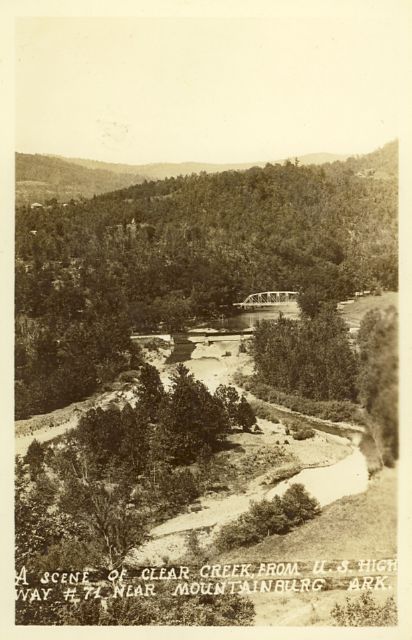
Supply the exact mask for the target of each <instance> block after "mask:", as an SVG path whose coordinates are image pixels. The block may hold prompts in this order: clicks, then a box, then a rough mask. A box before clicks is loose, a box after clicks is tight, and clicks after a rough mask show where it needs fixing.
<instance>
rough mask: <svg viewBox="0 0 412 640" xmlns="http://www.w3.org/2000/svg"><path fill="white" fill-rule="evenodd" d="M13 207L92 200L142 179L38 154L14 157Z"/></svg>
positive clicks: (142, 179)
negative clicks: (94, 197) (14, 190)
mask: <svg viewBox="0 0 412 640" xmlns="http://www.w3.org/2000/svg"><path fill="white" fill-rule="evenodd" d="M15 161H16V204H17V205H22V204H31V203H33V202H39V203H40V204H45V203H46V202H47V201H48V200H52V199H53V198H55V199H56V200H57V201H59V202H66V201H69V200H70V199H72V198H73V199H78V198H80V197H84V198H92V197H93V196H94V195H99V194H101V193H106V192H107V191H114V190H116V189H122V188H123V187H128V186H130V185H131V184H139V183H141V182H143V181H144V180H145V176H141V175H139V174H138V173H136V172H135V173H121V172H114V171H110V170H107V169H104V168H87V167H83V166H80V165H79V164H76V163H74V162H71V161H69V160H66V159H64V158H58V157H53V156H46V155H40V154H28V153H16V154H15Z"/></svg>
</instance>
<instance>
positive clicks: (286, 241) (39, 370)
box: [16, 143, 397, 417]
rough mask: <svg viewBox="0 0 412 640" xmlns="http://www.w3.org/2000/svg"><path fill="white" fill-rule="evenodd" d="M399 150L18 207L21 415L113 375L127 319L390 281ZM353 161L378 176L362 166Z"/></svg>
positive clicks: (131, 323) (169, 318)
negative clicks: (271, 294) (253, 296)
mask: <svg viewBox="0 0 412 640" xmlns="http://www.w3.org/2000/svg"><path fill="white" fill-rule="evenodd" d="M395 160H396V143H391V144H390V145H387V146H386V147H385V148H384V149H383V150H379V151H377V152H375V153H373V154H369V156H365V158H364V159H363V160H362V159H349V160H347V161H346V162H335V163H331V164H327V165H323V166H301V165H300V164H299V163H298V162H294V163H292V162H286V163H284V164H276V165H270V164H268V165H266V166H265V167H264V168H252V169H249V170H247V171H244V172H235V171H228V172H224V173H218V174H212V175H210V174H206V173H201V174H199V175H191V176H186V177H178V178H169V179H166V180H163V181H157V182H145V183H143V184H139V185H135V186H132V187H129V188H126V189H122V190H119V191H115V192H113V193H109V194H104V195H101V196H98V197H94V198H92V199H90V200H87V201H81V202H73V203H71V204H70V205H69V206H66V207H62V206H60V205H58V204H54V205H52V206H50V207H49V208H47V209H45V208H43V209H30V208H29V207H20V208H18V210H17V213H16V258H17V267H16V323H17V329H16V350H17V353H16V367H17V374H16V379H17V385H18V394H17V397H16V408H17V412H18V415H19V416H21V417H23V416H25V415H27V414H28V413H30V412H33V411H42V410H45V409H46V408H48V409H49V408H50V407H51V406H52V405H54V406H58V405H61V404H64V403H65V402H67V401H70V400H73V399H75V398H78V397H79V396H80V395H81V394H82V393H87V392H88V391H90V390H92V389H93V388H95V387H96V385H97V384H98V383H99V382H101V381H104V380H105V379H108V378H110V376H112V375H113V374H115V373H116V371H118V370H119V368H121V367H122V366H125V364H127V363H128V362H129V361H130V358H131V352H130V343H129V332H130V329H131V328H132V327H133V328H134V329H135V330H143V331H147V330H151V329H156V328H158V327H159V326H160V325H161V324H163V326H164V327H165V328H166V329H167V330H170V331H174V330H180V329H182V328H184V327H185V326H186V325H187V323H188V322H189V321H190V319H193V318H205V319H207V318H210V317H212V316H214V315H216V314H220V313H225V312H231V311H232V309H233V307H232V306H231V305H232V303H233V302H235V301H239V300H240V299H242V297H244V296H245V295H247V294H249V293H251V292H254V291H262V290H266V289H281V290H282V289H293V290H302V291H305V292H307V291H308V290H315V291H316V292H317V295H318V297H319V296H320V297H321V298H323V299H325V300H331V301H335V302H336V301H337V300H340V299H344V298H345V297H347V296H349V295H352V294H353V293H354V291H356V290H359V289H370V290H379V289H381V288H388V289H396V288H397V177H396V172H397V168H396V162H395ZM359 162H364V163H366V167H376V168H378V167H379V166H382V167H384V169H383V172H384V174H385V175H384V177H382V178H380V177H379V175H378V174H377V172H375V174H374V175H366V176H365V175H358V174H359V172H360V171H361V168H359V167H360V165H359ZM354 163H355V164H354ZM356 163H358V164H356ZM362 166H365V165H362ZM34 398H35V400H34Z"/></svg>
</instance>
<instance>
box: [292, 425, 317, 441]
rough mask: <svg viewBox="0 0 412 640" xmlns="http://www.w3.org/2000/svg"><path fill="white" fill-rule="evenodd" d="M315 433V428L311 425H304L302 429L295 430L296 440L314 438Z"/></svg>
mask: <svg viewBox="0 0 412 640" xmlns="http://www.w3.org/2000/svg"><path fill="white" fill-rule="evenodd" d="M314 435H315V430H314V429H311V428H310V427H303V428H301V429H297V430H295V431H294V432H293V439H294V440H308V439H309V438H313V436H314Z"/></svg>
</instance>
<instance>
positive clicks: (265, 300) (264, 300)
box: [234, 291, 299, 309]
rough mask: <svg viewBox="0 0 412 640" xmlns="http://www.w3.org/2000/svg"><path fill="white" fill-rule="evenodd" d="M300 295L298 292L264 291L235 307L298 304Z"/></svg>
mask: <svg viewBox="0 0 412 640" xmlns="http://www.w3.org/2000/svg"><path fill="white" fill-rule="evenodd" d="M298 295H299V292H298V291H262V292H260V293H251V294H250V295H249V296H248V297H247V298H245V299H244V300H243V302H235V303H234V306H235V307H240V308H241V309H252V308H255V307H273V306H275V305H278V304H288V303H289V302H296V300H297V297H298Z"/></svg>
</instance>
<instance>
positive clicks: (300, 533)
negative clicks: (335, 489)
mask: <svg viewBox="0 0 412 640" xmlns="http://www.w3.org/2000/svg"><path fill="white" fill-rule="evenodd" d="M396 494H397V474H396V469H387V468H385V469H383V470H382V471H380V472H379V473H378V474H376V475H375V476H374V477H373V478H372V480H371V481H370V485H369V489H368V491H367V492H365V493H363V494H360V495H356V496H349V497H347V498H342V499H341V500H337V501H336V502H334V503H333V504H331V505H329V506H327V507H325V508H324V509H323V511H322V513H321V514H320V515H319V516H317V518H315V519H314V520H311V521H310V522H307V523H305V524H303V525H302V526H300V527H298V528H297V529H295V530H294V531H292V532H290V533H288V534H286V535H283V536H280V535H274V536H270V537H268V538H266V540H264V541H263V542H261V543H259V544H256V545H254V546H253V547H248V548H238V549H234V550H232V551H228V552H227V553H225V554H219V555H218V556H217V554H216V558H215V560H216V561H217V562H220V563H241V562H251V563H259V562H269V561H272V562H281V561H287V560H289V561H293V560H296V561H298V560H300V561H303V562H304V561H309V560H319V559H325V560H341V559H348V560H359V559H362V558H370V559H373V558H376V559H380V558H394V557H396V550H397V545H396V527H397V510H396ZM210 561H211V560H210ZM390 582H391V585H392V587H393V591H376V592H374V594H373V597H374V598H375V599H376V600H377V601H378V602H380V603H382V604H383V602H384V601H385V600H386V598H387V597H388V595H392V594H395V593H396V583H395V579H391V580H390ZM269 595H270V597H269ZM347 596H348V592H347V591H346V590H343V589H332V590H329V591H320V592H317V593H287V594H267V593H266V594H265V593H256V594H253V595H251V596H249V597H250V598H251V600H252V601H253V604H254V606H255V610H256V619H255V625H274V626H324V625H332V624H334V620H333V618H332V616H331V610H332V608H333V606H334V605H335V604H336V603H339V604H341V605H343V604H344V603H345V598H346V597H347ZM350 597H355V598H357V597H359V592H354V593H353V594H350Z"/></svg>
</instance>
